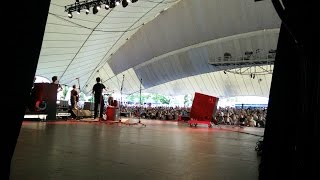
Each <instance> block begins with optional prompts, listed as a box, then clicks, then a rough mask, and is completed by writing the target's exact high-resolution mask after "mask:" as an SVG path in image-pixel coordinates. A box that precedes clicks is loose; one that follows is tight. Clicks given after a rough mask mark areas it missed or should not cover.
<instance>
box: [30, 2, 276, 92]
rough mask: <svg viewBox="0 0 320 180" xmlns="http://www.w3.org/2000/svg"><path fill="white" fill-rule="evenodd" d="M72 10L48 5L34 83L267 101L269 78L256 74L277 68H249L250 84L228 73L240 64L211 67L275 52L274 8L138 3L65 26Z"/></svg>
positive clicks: (77, 18)
mask: <svg viewBox="0 0 320 180" xmlns="http://www.w3.org/2000/svg"><path fill="white" fill-rule="evenodd" d="M74 2H75V1H74V0H51V5H50V9H49V14H48V19H47V24H46V30H45V34H44V37H43V43H42V49H41V53H40V57H39V62H38V67H37V71H36V75H38V76H42V77H46V78H48V79H51V77H52V76H55V75H56V76H58V78H59V80H60V83H61V84H66V85H69V86H72V85H73V84H76V85H80V89H81V91H83V92H85V93H88V94H90V93H91V89H92V86H93V85H94V84H95V79H96V77H100V78H101V79H102V81H103V83H104V84H105V85H106V86H107V87H108V89H109V90H110V91H114V92H120V91H121V86H122V87H123V88H122V94H131V93H135V92H139V90H140V85H141V89H142V92H152V93H161V94H165V95H183V94H193V93H194V92H201V93H204V94H209V95H213V96H218V97H230V96H239V95H240V96H242V95H243V96H264V97H268V96H269V89H270V83H271V78H272V74H271V73H260V74H259V71H260V70H261V71H263V70H265V69H268V68H269V69H272V65H265V64H262V65H258V66H257V67H251V68H247V69H246V70H245V71H247V72H251V71H252V72H255V73H256V74H257V77H256V78H254V79H253V78H252V77H250V76H249V75H248V74H247V73H231V72H238V71H236V70H235V69H237V68H238V69H239V67H237V65H236V64H234V65H230V64H225V66H214V65H212V62H213V64H214V63H216V62H218V60H219V63H221V61H222V62H224V61H227V60H224V59H222V60H221V57H223V56H224V55H225V54H226V52H227V53H228V54H230V55H232V57H233V58H234V59H241V57H243V56H244V54H245V52H248V51H251V52H257V50H259V52H262V54H263V55H266V54H267V52H268V51H269V50H275V49H276V48H277V41H278V35H279V27H280V19H279V18H278V15H277V13H276V12H275V10H274V8H273V5H272V3H271V2H270V1H259V2H254V0H241V1H239V0H196V1H195V0H139V1H138V2H136V3H130V4H129V5H128V6H127V7H126V8H123V7H122V6H121V5H119V6H117V7H116V8H114V9H109V10H105V9H104V8H102V9H101V10H100V11H99V12H98V13H97V14H95V15H94V14H92V12H90V14H88V15H86V14H85V11H81V13H80V14H76V13H73V18H68V16H67V13H66V12H65V11H64V10H65V7H64V6H66V5H69V4H71V3H74ZM230 69H233V70H230ZM224 70H227V73H225V71H224ZM239 71H241V69H240V70H239ZM78 78H79V81H78ZM141 80H142V83H141V84H140V81H141Z"/></svg>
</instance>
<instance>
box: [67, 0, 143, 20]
mask: <svg viewBox="0 0 320 180" xmlns="http://www.w3.org/2000/svg"><path fill="white" fill-rule="evenodd" d="M137 1H138V0H83V1H80V0H75V3H72V4H70V5H66V6H65V12H67V13H68V17H70V18H71V17H72V14H71V13H72V12H77V13H80V11H81V10H83V9H84V10H85V12H86V14H89V13H90V8H92V12H93V14H97V13H98V11H99V10H100V8H101V5H104V6H105V9H106V10H109V9H110V8H115V7H116V5H120V4H121V3H122V6H123V7H124V8H125V7H127V6H128V5H129V3H130V2H132V3H135V2H137Z"/></svg>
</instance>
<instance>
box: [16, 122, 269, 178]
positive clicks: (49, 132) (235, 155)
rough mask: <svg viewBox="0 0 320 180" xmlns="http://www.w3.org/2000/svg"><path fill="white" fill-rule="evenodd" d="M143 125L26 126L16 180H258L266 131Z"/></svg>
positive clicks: (54, 124) (66, 123) (17, 156)
mask: <svg viewBox="0 0 320 180" xmlns="http://www.w3.org/2000/svg"><path fill="white" fill-rule="evenodd" d="M142 122H143V123H145V124H146V125H147V126H146V127H142V126H141V125H136V126H128V125H119V124H105V123H99V122H74V121H73V122H71V121H57V122H32V121H25V122H24V123H23V126H22V129H21V132H20V137H19V139H18V143H17V147H16V150H15V154H14V156H13V159H12V169H11V179H12V180H29V179H30V180H49V179H50V180H51V179H52V180H70V179H71V180H105V179H112V180H117V179H124V180H126V179H128V180H136V179H137V180H144V179H146V180H158V179H159V180H163V179H173V180H175V179H178V180H180V179H181V180H193V179H199V180H207V179H208V180H242V179H243V180H256V179H258V165H259V157H258V156H257V153H256V151H255V146H256V142H257V141H258V140H259V139H260V138H261V137H260V136H262V135H263V131H264V129H262V128H250V127H245V128H238V127H236V128H232V127H231V126H229V127H228V126H223V127H222V129H220V128H218V127H213V128H208V127H207V126H204V125H203V126H201V125H199V126H198V127H196V128H195V127H189V126H188V124H186V123H183V122H182V123H178V122H172V121H171V122H166V121H158V120H144V119H143V120H142ZM237 131H239V132H237Z"/></svg>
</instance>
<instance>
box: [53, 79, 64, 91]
mask: <svg viewBox="0 0 320 180" xmlns="http://www.w3.org/2000/svg"><path fill="white" fill-rule="evenodd" d="M51 79H52V82H51V83H52V84H58V91H62V90H63V88H62V86H61V85H60V84H59V81H58V76H52V78H51Z"/></svg>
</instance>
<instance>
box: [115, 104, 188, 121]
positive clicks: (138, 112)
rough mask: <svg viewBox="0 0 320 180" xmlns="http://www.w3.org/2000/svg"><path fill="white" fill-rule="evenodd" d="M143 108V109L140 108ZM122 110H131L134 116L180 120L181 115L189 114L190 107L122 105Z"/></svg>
mask: <svg viewBox="0 0 320 180" xmlns="http://www.w3.org/2000/svg"><path fill="white" fill-rule="evenodd" d="M140 108H141V109H140ZM121 112H130V113H131V114H132V115H133V116H134V117H139V116H140V117H141V118H145V119H158V120H178V118H179V115H180V116H187V114H188V112H190V108H189V107H164V106H159V107H139V106H121Z"/></svg>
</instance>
